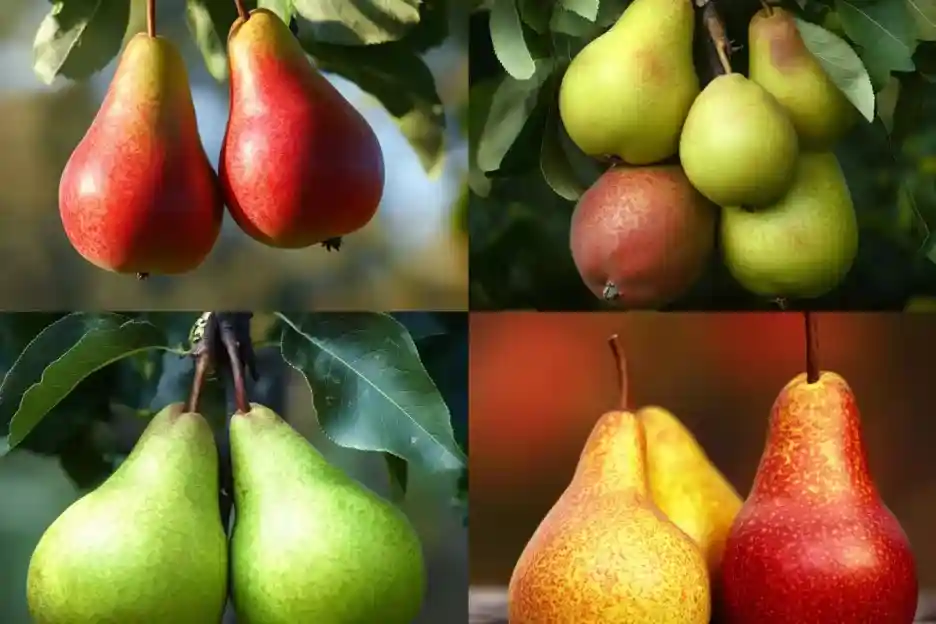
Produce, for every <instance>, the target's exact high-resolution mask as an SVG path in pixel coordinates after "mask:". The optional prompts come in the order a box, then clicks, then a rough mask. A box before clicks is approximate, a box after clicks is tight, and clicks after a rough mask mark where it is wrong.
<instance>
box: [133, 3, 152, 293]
mask: <svg viewBox="0 0 936 624" xmlns="http://www.w3.org/2000/svg"><path fill="white" fill-rule="evenodd" d="M146 34H148V35H149V36H150V37H155V36H156V0H146ZM147 275H148V274H147V273H137V277H138V278H139V279H141V280H144V279H146V278H147Z"/></svg>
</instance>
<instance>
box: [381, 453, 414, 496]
mask: <svg viewBox="0 0 936 624" xmlns="http://www.w3.org/2000/svg"><path fill="white" fill-rule="evenodd" d="M383 456H384V461H386V462H387V473H388V474H389V477H390V500H392V501H393V502H395V503H397V504H400V503H402V502H403V501H404V500H405V499H406V485H407V481H408V479H409V477H408V473H409V470H408V464H407V463H406V461H405V460H402V459H400V458H399V457H397V456H396V455H394V454H393V453H384V454H383Z"/></svg>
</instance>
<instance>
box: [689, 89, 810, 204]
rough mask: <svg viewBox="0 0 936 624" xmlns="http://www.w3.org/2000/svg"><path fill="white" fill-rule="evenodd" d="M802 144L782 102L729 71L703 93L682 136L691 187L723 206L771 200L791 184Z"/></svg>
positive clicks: (690, 110)
mask: <svg viewBox="0 0 936 624" xmlns="http://www.w3.org/2000/svg"><path fill="white" fill-rule="evenodd" d="M798 154H799V143H798V140H797V137H796V130H795V129H794V128H793V124H792V123H791V122H790V119H789V118H788V117H787V115H786V112H785V111H784V110H783V108H782V107H781V106H780V104H779V103H778V102H777V100H775V99H774V98H773V96H772V95H770V94H769V93H767V91H765V90H764V89H763V88H762V87H761V86H760V85H758V84H757V83H755V82H751V81H750V80H748V79H747V78H745V77H744V76H742V75H740V74H725V75H722V76H718V77H717V78H715V79H714V80H712V82H710V83H709V84H708V85H707V86H706V87H705V89H704V90H703V91H702V93H701V94H699V97H698V98H696V100H695V102H694V103H693V104H692V108H691V109H689V114H688V116H687V117H686V123H685V125H684V126H683V130H682V135H681V136H680V139H679V160H680V162H681V163H682V166H683V169H685V171H686V176H687V177H688V178H689V181H690V182H692V185H693V186H695V187H696V188H697V189H699V192H701V193H702V194H703V195H705V196H706V197H708V198H709V199H710V200H711V201H713V202H715V203H716V204H718V205H719V206H762V205H766V204H771V203H773V202H775V201H777V200H778V199H780V197H781V196H783V194H784V193H786V191H787V189H789V188H790V184H792V182H793V176H794V173H795V171H796V157H797V155H798Z"/></svg>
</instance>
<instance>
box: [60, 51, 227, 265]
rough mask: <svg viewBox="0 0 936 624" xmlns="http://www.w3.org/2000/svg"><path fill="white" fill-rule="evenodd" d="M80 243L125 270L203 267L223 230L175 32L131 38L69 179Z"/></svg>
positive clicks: (71, 234) (64, 192)
mask: <svg viewBox="0 0 936 624" xmlns="http://www.w3.org/2000/svg"><path fill="white" fill-rule="evenodd" d="M59 213H60V215H61V218H62V225H63V227H64V229H65V234H66V236H67V237H68V240H69V241H70V242H71V244H72V246H73V247H74V248H75V250H76V251H77V252H78V253H79V254H81V256H83V257H84V258H85V259H86V260H87V261H88V262H91V263H92V264H94V265H95V266H97V267H100V268H102V269H105V270H108V271H114V272H117V273H152V274H177V273H185V272H187V271H191V270H193V269H195V268H196V267H197V266H198V265H200V264H201V263H202V261H203V260H204V259H205V258H206V257H207V256H208V254H209V253H210V252H211V249H212V248H213V247H214V244H215V241H216V240H217V238H218V234H219V233H220V231H221V220H222V217H223V215H224V206H223V205H222V203H221V193H220V190H219V188H218V180H217V178H216V176H215V173H214V171H213V170H212V168H211V164H210V163H209V162H208V157H207V156H206V155H205V150H204V148H203V147H202V144H201V139H200V138H199V136H198V126H197V123H196V119H195V107H194V105H193V104H192V94H191V91H190V90H189V82H188V74H187V72H186V69H185V62H184V61H183V60H182V55H181V54H179V51H178V49H176V47H175V45H173V44H172V42H170V41H169V40H167V39H164V38H162V37H150V36H148V35H147V34H146V33H140V34H137V35H135V36H134V37H133V38H131V39H130V41H129V42H127V45H126V47H125V48H124V51H123V53H122V54H121V57H120V62H119V64H118V65H117V70H116V73H115V74H114V78H113V80H112V81H111V84H110V87H109V88H108V90H107V94H106V96H105V97H104V101H103V103H102V104H101V108H100V110H99V111H98V113H97V115H96V116H95V118H94V121H93V122H92V123H91V126H90V127H89V128H88V131H87V132H86V133H85V136H84V138H82V139H81V142H79V144H78V146H77V147H76V148H75V151H74V152H72V155H71V157H70V158H69V159H68V163H67V164H66V165H65V169H64V170H63V172H62V177H61V181H60V183H59Z"/></svg>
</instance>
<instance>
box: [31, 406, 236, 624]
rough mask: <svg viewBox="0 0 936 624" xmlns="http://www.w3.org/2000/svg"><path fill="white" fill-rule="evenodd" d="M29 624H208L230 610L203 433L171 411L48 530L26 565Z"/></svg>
mask: <svg viewBox="0 0 936 624" xmlns="http://www.w3.org/2000/svg"><path fill="white" fill-rule="evenodd" d="M27 599H28V602H29V611H30V613H31V615H32V617H33V621H34V622H35V623H36V624H88V623H89V622H94V623H95V624H129V623H130V622H133V623H134V624H165V623H167V622H178V623H182V624H206V623H208V622H219V621H220V618H221V615H222V613H223V611H224V604H225V602H226V600H227V537H226V536H225V534H224V529H223V527H222V525H221V515H220V513H219V511H218V456H217V449H216V447H215V442H214V436H213V435H212V432H211V428H210V427H209V426H208V423H207V422H206V421H205V419H204V418H202V417H201V416H200V415H198V414H194V413H186V412H183V411H182V404H181V403H178V404H173V405H170V406H168V407H166V408H165V409H163V410H162V411H160V412H159V413H158V414H157V415H156V416H155V417H153V419H152V420H151V421H150V423H149V425H148V426H147V428H146V430H145V431H144V432H143V435H142V436H141V437H140V439H139V441H138V442H137V444H136V446H134V448H133V451H132V452H131V453H130V455H129V456H128V457H127V459H126V460H125V461H124V462H123V464H121V465H120V467H119V468H118V469H117V470H116V471H115V472H114V473H113V474H112V475H111V476H110V477H109V478H108V479H107V480H106V481H105V482H104V483H102V484H101V485H100V486H99V487H98V488H97V489H95V490H93V491H92V492H90V493H88V494H86V495H85V496H84V497H82V498H81V499H79V500H78V501H76V502H75V503H73V504H72V505H71V506H70V507H69V508H68V509H66V510H65V511H64V512H63V513H62V515H61V516H59V517H58V518H57V519H56V520H55V522H53V523H52V525H51V526H49V528H48V529H47V530H46V532H45V534H43V536H42V538H41V539H40V541H39V544H38V545H37V546H36V550H35V551H34V552H33V555H32V559H31V560H30V562H29V572H28V576H27Z"/></svg>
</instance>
